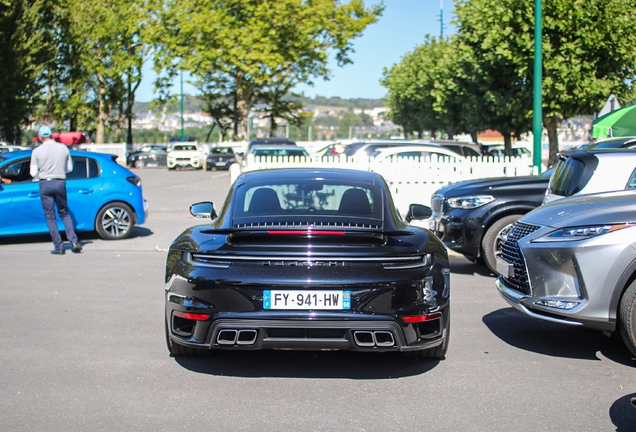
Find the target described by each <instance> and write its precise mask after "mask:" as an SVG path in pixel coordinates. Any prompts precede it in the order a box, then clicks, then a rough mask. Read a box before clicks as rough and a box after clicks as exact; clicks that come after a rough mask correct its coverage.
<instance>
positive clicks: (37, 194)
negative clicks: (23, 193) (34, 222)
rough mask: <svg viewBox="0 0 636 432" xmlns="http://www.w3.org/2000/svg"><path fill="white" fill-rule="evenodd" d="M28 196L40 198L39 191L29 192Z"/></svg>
mask: <svg viewBox="0 0 636 432" xmlns="http://www.w3.org/2000/svg"><path fill="white" fill-rule="evenodd" d="M28 196H29V197H31V198H40V192H31V193H29V195H28Z"/></svg>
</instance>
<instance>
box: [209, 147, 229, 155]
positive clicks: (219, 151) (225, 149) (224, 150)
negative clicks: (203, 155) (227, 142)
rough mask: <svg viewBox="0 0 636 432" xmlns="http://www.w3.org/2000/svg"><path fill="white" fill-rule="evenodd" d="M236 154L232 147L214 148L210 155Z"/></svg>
mask: <svg viewBox="0 0 636 432" xmlns="http://www.w3.org/2000/svg"><path fill="white" fill-rule="evenodd" d="M228 153H234V152H233V151H232V149H231V148H230V147H214V148H212V149H210V154H228Z"/></svg>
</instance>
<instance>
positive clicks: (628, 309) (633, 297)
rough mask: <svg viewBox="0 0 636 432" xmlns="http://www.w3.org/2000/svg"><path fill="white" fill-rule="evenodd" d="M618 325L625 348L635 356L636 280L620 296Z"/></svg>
mask: <svg viewBox="0 0 636 432" xmlns="http://www.w3.org/2000/svg"><path fill="white" fill-rule="evenodd" d="M618 327H619V330H620V333H621V336H622V337H623V342H625V345H627V348H629V350H630V351H631V352H632V354H634V355H635V356H636V281H634V282H632V283H631V284H630V285H629V287H628V288H627V290H625V292H624V293H623V297H621V303H620V308H619V320H618Z"/></svg>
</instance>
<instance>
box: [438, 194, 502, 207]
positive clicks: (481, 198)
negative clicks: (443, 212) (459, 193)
mask: <svg viewBox="0 0 636 432" xmlns="http://www.w3.org/2000/svg"><path fill="white" fill-rule="evenodd" d="M494 200H495V197H493V196H492V195H474V196H463V197H455V198H446V202H447V203H448V206H449V207H450V208H456V209H464V210H470V209H474V208H477V207H481V206H483V205H486V204H488V203H489V202H492V201H494Z"/></svg>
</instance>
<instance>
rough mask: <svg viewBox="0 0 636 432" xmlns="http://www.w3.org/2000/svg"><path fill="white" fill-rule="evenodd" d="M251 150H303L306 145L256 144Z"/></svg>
mask: <svg viewBox="0 0 636 432" xmlns="http://www.w3.org/2000/svg"><path fill="white" fill-rule="evenodd" d="M250 150H251V151H254V150H285V151H302V150H305V148H304V147H300V146H288V145H274V144H256V145H255V146H253V147H252V148H251V149H250Z"/></svg>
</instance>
